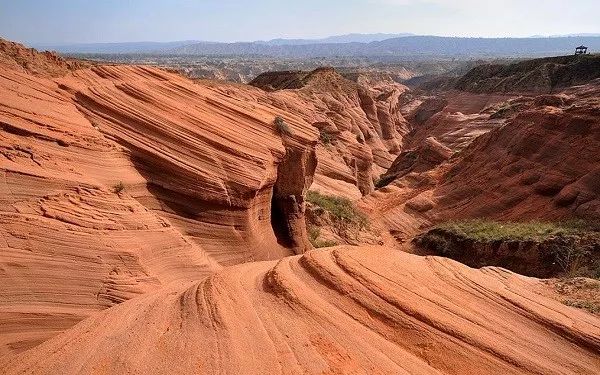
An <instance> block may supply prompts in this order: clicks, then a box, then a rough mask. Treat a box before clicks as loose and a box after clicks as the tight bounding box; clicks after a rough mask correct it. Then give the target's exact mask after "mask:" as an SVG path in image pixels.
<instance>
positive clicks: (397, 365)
mask: <svg viewBox="0 0 600 375" xmlns="http://www.w3.org/2000/svg"><path fill="white" fill-rule="evenodd" d="M541 285H542V284H541V283H540V281H539V280H537V279H532V278H526V277H522V276H518V275H516V274H513V273H511V272H508V271H506V270H503V269H499V268H485V269H482V270H474V269H470V268H468V267H466V266H464V265H461V264H460V263H457V262H454V261H451V260H448V259H443V258H435V257H418V256H414V255H410V254H406V253H404V252H401V251H389V250H388V249H386V248H381V247H378V248H357V247H354V248H343V247H341V248H336V249H335V250H331V251H313V252H309V253H306V254H304V255H303V256H301V257H288V258H285V259H282V260H280V261H272V262H262V263H251V264H245V265H241V266H236V267H231V268H228V269H226V270H223V271H222V272H218V273H216V274H214V275H212V276H210V277H208V278H206V279H204V280H203V281H198V282H194V283H191V284H190V283H188V284H184V285H174V286H171V287H169V288H166V289H164V290H161V291H158V292H153V293H148V294H147V295H144V296H141V297H138V298H135V299H133V300H131V301H128V302H125V303H123V304H121V305H119V306H116V307H114V308H111V309H109V310H107V311H106V312H102V313H99V314H97V315H95V316H94V317H92V318H90V319H87V320H86V321H84V322H82V323H81V324H79V325H77V326H76V327H74V328H73V329H71V330H69V331H67V332H65V333H64V334H62V335H59V336H56V337H55V338H53V339H51V340H48V341H47V342H45V343H43V344H41V345H40V346H38V347H36V348H35V349H33V350H30V351H27V352H25V353H23V354H21V355H19V356H16V357H13V358H9V359H8V361H5V362H4V363H3V364H2V365H3V368H4V370H5V371H6V372H7V373H9V374H14V373H30V374H44V373H128V372H133V373H137V372H139V373H145V374H159V373H172V374H183V373H231V374H234V373H235V374H277V373H309V374H322V373H353V372H365V373H387V374H404V373H406V374H499V373H502V374H594V373H595V372H596V371H597V369H598V367H599V366H600V357H599V356H598V350H599V348H600V341H599V339H598V338H599V337H600V320H599V319H598V318H597V317H595V316H593V315H590V314H587V313H585V312H582V311H577V310H574V309H572V308H568V307H566V306H564V305H562V304H561V303H559V302H557V301H553V300H550V299H548V298H544V297H542V296H540V295H537V294H535V293H533V292H531V290H532V289H533V290H534V289H536V288H539V287H541Z"/></svg>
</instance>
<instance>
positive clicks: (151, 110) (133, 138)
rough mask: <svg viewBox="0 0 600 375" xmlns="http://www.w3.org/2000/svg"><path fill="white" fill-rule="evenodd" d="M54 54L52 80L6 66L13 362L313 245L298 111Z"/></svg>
mask: <svg viewBox="0 0 600 375" xmlns="http://www.w3.org/2000/svg"><path fill="white" fill-rule="evenodd" d="M22 49H23V47H22V46H18V45H13V46H10V48H9V50H11V51H12V50H17V51H20V50H22ZM26 51H29V50H26ZM32 53H34V52H32ZM12 56H13V55H6V56H5V57H6V59H5V60H7V61H8V60H11V59H12ZM45 56H46V55H44V54H37V53H34V57H35V58H33V59H32V61H33V62H36V61H38V60H40V61H44V63H45V64H48V66H45V69H47V71H49V72H52V74H40V75H38V74H37V73H36V74H35V75H33V74H32V72H29V71H27V70H24V69H22V68H21V67H15V66H14V64H12V63H6V64H5V63H2V64H1V69H0V249H1V255H0V278H1V280H2V281H1V282H0V295H2V298H0V322H2V324H5V325H3V326H2V327H3V328H2V329H0V332H1V333H0V353H2V355H4V354H6V353H10V352H13V351H21V350H24V349H27V348H29V347H31V346H33V345H36V344H37V343H39V342H41V341H43V340H45V339H46V338H48V337H49V336H52V335H54V334H56V333H57V332H59V331H62V330H64V329H66V328H68V327H70V326H71V325H73V324H75V323H76V322H77V321H79V320H81V319H83V318H85V317H86V316H89V315H91V314H93V313H95V312H97V311H98V310H101V309H104V308H107V307H110V306H112V305H114V304H116V303H120V302H122V301H124V300H126V299H129V298H132V297H133V296H135V295H139V294H141V293H145V292H148V291H149V290H153V289H157V288H159V287H161V286H162V285H165V284H168V283H170V282H174V281H181V280H197V279H199V278H202V277H203V276H205V275H207V274H209V273H211V272H214V271H215V270H218V269H220V268H221V267H222V266H226V265H231V264H237V263H242V262H248V261H259V260H268V259H279V258H281V257H283V256H288V255H292V254H294V253H302V252H304V251H306V250H308V249H310V248H311V246H310V244H309V243H308V241H307V236H306V228H305V221H304V217H303V215H304V201H303V196H304V193H305V191H306V190H307V189H308V187H309V186H310V185H311V183H312V178H313V173H314V169H315V166H316V160H315V151H314V145H315V143H316V140H317V137H318V133H317V132H316V131H315V130H314V129H313V127H311V126H310V125H309V124H307V123H306V122H304V121H303V120H302V119H301V118H298V117H296V116H294V115H292V114H289V113H287V112H283V111H281V110H280V109H279V108H276V107H273V106H269V105H267V104H264V103H266V102H268V100H266V99H265V97H267V95H266V94H265V93H264V92H263V91H261V90H259V89H256V88H252V87H238V86H230V85H223V84H221V85H220V86H219V87H218V88H215V87H211V86H210V85H208V84H207V85H201V84H197V83H194V82H192V81H190V80H188V79H186V78H183V77H181V76H179V75H177V74H173V73H169V72H166V71H163V70H160V69H156V68H151V67H141V66H137V67H136V66H90V67H85V68H82V69H75V70H73V71H71V70H70V69H67V70H64V69H63V68H64V66H63V65H64V62H63V61H62V60H60V59H58V60H56V61H54V60H53V59H50V60H48V59H46V57H45ZM3 61H4V60H3ZM11 61H12V60H11ZM52 64H54V65H52ZM26 65H27V64H26ZM29 66H30V67H31V64H29ZM57 72H62V73H64V74H63V75H61V76H59V77H52V76H54V75H55V73H56V74H57ZM261 98H263V99H262V100H261ZM279 115H283V116H284V117H285V120H286V121H287V123H288V125H289V127H290V129H291V133H290V134H289V135H288V134H284V135H282V134H279V133H278V132H277V130H276V129H275V125H274V124H273V120H274V118H275V117H276V116H279ZM273 212H274V214H273ZM273 215H277V218H278V220H272V216H273ZM275 224H277V225H275ZM280 224H283V225H280ZM8 322H11V323H8Z"/></svg>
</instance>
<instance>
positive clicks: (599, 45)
mask: <svg viewBox="0 0 600 375" xmlns="http://www.w3.org/2000/svg"><path fill="white" fill-rule="evenodd" d="M389 36H393V37H392V38H388V37H389ZM581 44H584V45H586V46H588V47H589V48H590V51H591V52H594V51H600V36H594V35H592V36H588V35H587V34H586V35H582V36H556V37H543V38H542V37H540V38H538V37H531V38H464V37H438V36H416V35H410V34H347V35H340V36H333V37H329V38H323V39H314V40H311V39H273V40H270V41H257V42H236V43H218V42H200V41H177V42H167V43H160V42H134V43H100V44H77V45H67V46H35V47H36V48H38V49H52V50H56V51H58V52H60V53H71V54H73V53H117V54H118V53H123V54H125V53H154V54H163V55H166V54H172V55H198V56H216V55H224V56H225V55H229V56H232V55H235V56H265V57H286V58H304V57H356V56H361V57H372V56H379V57H384V56H392V57H403V56H404V57H410V56H457V57H459V56H470V57H518V56H554V55H569V54H572V53H573V52H574V50H575V47H577V46H579V45H581Z"/></svg>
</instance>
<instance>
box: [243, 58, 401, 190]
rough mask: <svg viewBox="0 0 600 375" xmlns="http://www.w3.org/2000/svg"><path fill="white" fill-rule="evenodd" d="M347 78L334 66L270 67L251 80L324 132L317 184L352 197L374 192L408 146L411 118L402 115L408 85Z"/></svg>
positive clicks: (280, 105)
mask: <svg viewBox="0 0 600 375" xmlns="http://www.w3.org/2000/svg"><path fill="white" fill-rule="evenodd" d="M352 78H353V79H354V80H350V79H347V78H344V77H343V76H342V75H340V74H339V73H337V72H336V71H335V70H334V69H332V68H320V69H316V70H314V71H312V72H301V71H285V72H268V73H264V74H262V75H260V76H258V77H257V78H256V79H254V80H253V81H252V82H251V84H252V85H254V86H257V87H260V88H262V89H264V90H266V91H269V92H273V95H272V98H280V100H277V101H275V102H272V104H273V105H275V106H278V107H280V108H282V110H286V111H289V112H292V113H294V114H297V115H298V116H299V117H301V118H303V119H304V120H306V121H307V122H308V123H310V124H312V125H313V126H314V127H315V128H316V129H318V131H319V133H320V142H319V145H318V147H317V158H318V160H319V163H318V166H317V171H316V176H315V183H314V185H313V189H315V190H318V191H321V192H324V193H330V194H335V195H343V196H346V197H349V198H352V199H356V198H359V197H360V196H361V195H366V194H369V193H370V192H372V191H373V189H374V185H373V182H374V180H376V179H377V178H378V176H379V175H380V174H381V173H383V172H384V171H385V170H386V169H387V168H389V167H390V166H391V163H392V161H393V160H394V159H395V156H396V155H397V154H398V153H399V152H400V150H401V149H402V146H403V137H404V135H405V134H407V133H408V131H409V130H410V129H409V126H408V122H407V121H406V120H405V119H404V118H403V116H402V115H401V114H400V104H399V98H400V95H401V94H402V93H403V92H404V91H405V90H406V87H405V86H402V85H400V84H397V83H395V82H393V81H391V80H383V79H382V80H368V79H366V78H363V77H362V76H360V75H355V76H353V77H352Z"/></svg>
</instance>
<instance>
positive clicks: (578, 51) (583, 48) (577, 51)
mask: <svg viewBox="0 0 600 375" xmlns="http://www.w3.org/2000/svg"><path fill="white" fill-rule="evenodd" d="M587 49H588V48H587V47H586V46H579V47H577V48H575V54H576V55H585V54H586V53H587Z"/></svg>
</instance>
